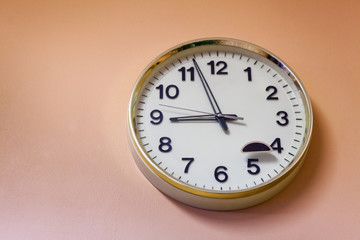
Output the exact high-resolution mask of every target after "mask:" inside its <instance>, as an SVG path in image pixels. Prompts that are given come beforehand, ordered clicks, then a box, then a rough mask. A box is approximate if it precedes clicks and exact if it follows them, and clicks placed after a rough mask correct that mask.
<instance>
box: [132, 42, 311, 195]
mask: <svg viewBox="0 0 360 240" xmlns="http://www.w3.org/2000/svg"><path fill="white" fill-rule="evenodd" d="M275 62H276V61H275ZM279 65H280V66H279ZM147 73H149V74H148V75H147V74H146V76H145V77H143V78H142V80H141V81H139V82H138V86H137V87H138V89H139V90H138V93H137V96H136V98H134V100H133V103H132V115H133V119H134V131H135V134H136V141H137V143H138V145H139V148H140V149H141V151H142V152H143V153H144V155H145V156H146V158H147V159H146V161H148V162H149V163H148V164H151V165H152V166H153V167H154V168H156V169H157V171H159V172H161V173H162V174H163V175H164V176H166V177H167V178H169V179H171V181H174V182H177V183H178V184H181V185H184V186H187V187H189V188H194V189H200V190H201V191H208V192H236V191H246V190H251V189H254V188H257V187H259V186H262V185H264V184H267V183H269V182H272V181H274V179H276V178H278V177H279V175H281V174H283V173H284V172H286V171H287V170H288V169H289V168H290V167H291V166H293V165H294V164H295V162H296V161H297V160H298V159H299V156H300V155H301V154H302V152H303V151H304V147H305V144H304V143H305V142H306V141H305V140H306V138H307V137H308V136H307V132H306V130H307V127H308V125H309V121H308V120H307V119H308V111H309V110H308V105H307V104H308V103H307V102H306V98H305V97H304V93H303V90H302V88H301V87H300V86H299V83H297V82H296V81H294V80H293V79H292V78H291V77H290V74H288V72H286V71H284V68H282V67H281V64H275V63H274V62H273V61H271V60H269V59H267V58H266V57H264V56H263V55H261V54H257V53H254V52H252V51H249V50H245V49H242V48H239V47H234V46H223V45H203V46H197V47H193V48H188V49H185V50H182V51H180V52H178V53H177V54H174V55H172V56H170V57H168V58H165V59H164V60H162V61H161V62H160V64H158V65H156V66H155V67H154V68H153V69H152V70H151V71H148V72H147Z"/></svg>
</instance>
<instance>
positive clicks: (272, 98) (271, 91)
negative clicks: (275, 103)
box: [266, 86, 279, 100]
mask: <svg viewBox="0 0 360 240" xmlns="http://www.w3.org/2000/svg"><path fill="white" fill-rule="evenodd" d="M266 91H267V92H269V91H270V95H269V96H268V97H267V98H266V100H279V98H278V97H276V96H274V95H275V94H276V93H277V88H276V87H274V86H268V87H267V88H266Z"/></svg>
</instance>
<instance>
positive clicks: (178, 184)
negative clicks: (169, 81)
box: [128, 38, 313, 210]
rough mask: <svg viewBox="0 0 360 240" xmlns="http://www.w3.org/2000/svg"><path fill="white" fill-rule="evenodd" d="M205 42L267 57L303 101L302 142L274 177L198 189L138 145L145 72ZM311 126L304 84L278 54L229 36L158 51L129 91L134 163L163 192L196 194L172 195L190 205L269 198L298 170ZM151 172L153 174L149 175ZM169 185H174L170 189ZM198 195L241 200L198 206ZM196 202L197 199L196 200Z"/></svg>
mask: <svg viewBox="0 0 360 240" xmlns="http://www.w3.org/2000/svg"><path fill="white" fill-rule="evenodd" d="M206 45H221V46H232V47H237V48H242V49H245V50H248V51H250V52H252V53H254V54H258V55H260V56H262V57H264V58H266V59H268V60H270V61H271V62H273V63H274V64H276V65H277V66H278V67H279V68H280V69H281V70H282V71H284V72H285V73H286V74H287V75H288V76H289V77H290V78H291V79H292V81H293V82H294V84H295V85H296V87H297V89H298V91H299V93H300V96H301V98H302V100H303V103H304V109H305V118H306V124H305V132H304V137H303V142H302V144H301V150H299V151H298V153H297V154H296V155H295V157H294V160H293V161H292V162H291V163H290V164H289V165H288V166H287V168H285V169H284V170H283V171H282V172H281V173H279V174H278V175H277V176H275V177H274V178H273V179H271V180H269V181H267V182H265V183H262V184H259V185H257V186H256V187H253V188H251V189H244V190H234V191H216V190H207V189H201V188H198V187H194V186H191V185H189V184H186V183H185V182H182V181H180V180H179V179H177V178H174V177H172V176H171V175H170V174H168V173H166V172H164V171H162V169H161V168H159V167H158V165H157V164H156V163H155V162H154V161H153V160H152V159H151V157H150V156H149V154H148V153H147V152H146V151H145V149H143V147H142V146H141V141H140V138H139V134H138V132H137V127H136V122H135V117H136V115H135V110H136V109H135V107H136V105H137V99H138V96H139V93H140V91H141V89H142V87H143V85H144V83H146V82H147V79H148V76H149V75H150V74H151V72H152V71H154V69H155V68H156V67H157V66H158V65H159V64H161V63H163V62H164V61H166V60H167V59H169V58H170V57H172V56H174V55H176V54H179V53H181V52H182V51H184V50H187V49H190V48H196V47H199V46H206ZM312 127H313V113H312V108H311V103H310V99H309V97H308V95H307V94H306V90H305V88H304V86H303V85H302V83H301V81H300V80H299V78H298V77H297V76H296V75H295V73H294V72H293V71H292V70H291V69H290V68H289V67H288V66H287V65H286V64H285V63H284V62H283V61H282V60H280V59H279V58H278V57H276V56H275V55H274V54H272V53H270V52H269V51H267V50H265V49H263V48H261V47H259V46H257V45H254V44H251V43H248V42H245V41H240V40H235V39H228V38H211V39H198V40H194V41H189V42H187V43H184V44H180V45H178V46H176V47H174V48H171V49H170V50H167V51H165V52H164V53H163V54H161V55H160V56H158V57H157V58H156V59H155V60H153V61H152V62H151V63H150V64H149V65H148V66H147V67H146V68H145V70H144V71H143V72H142V73H141V75H140V77H139V78H138V80H137V82H136V84H135V87H134V89H133V92H132V94H131V98H130V104H129V109H128V129H129V138H130V145H131V147H132V148H133V149H132V150H133V155H134V157H135V160H136V163H137V165H138V166H139V168H140V169H141V171H142V172H143V173H144V175H145V176H146V177H147V178H148V179H149V180H150V182H152V183H153V184H154V185H155V186H156V187H157V188H159V190H161V191H163V192H165V193H166V194H168V195H170V196H171V195H172V191H173V190H174V191H175V192H177V193H176V194H174V195H179V194H180V195H182V194H183V195H184V196H185V198H186V195H187V194H190V195H191V196H192V197H195V200H190V201H186V200H182V199H177V197H176V196H175V197H174V196H172V197H174V198H175V199H177V200H179V201H182V202H184V203H186V204H189V205H193V206H195V207H200V208H206V209H215V210H230V209H237V208H243V207H248V206H251V205H255V204H258V203H260V202H262V201H265V200H267V199H268V198H270V197H272V196H273V195H275V194H276V193H277V192H279V191H280V190H281V189H282V188H284V187H285V186H286V185H287V184H288V183H289V182H290V181H291V180H292V178H293V177H294V176H295V175H296V173H297V172H298V170H299V169H300V167H301V165H302V163H303V160H304V158H305V155H306V152H307V150H308V147H309V143H310V140H311V133H312ZM152 174H153V175H154V176H151V175H152ZM160 179H161V180H160ZM161 181H164V182H161ZM154 182H155V183H154ZM164 183H166V184H169V186H166V184H164ZM164 186H166V187H164ZM172 187H173V188H175V189H173V190H171V188H172ZM169 189H170V190H169ZM178 190H180V191H178ZM190 195H189V196H190ZM263 195H264V196H265V197H264V196H263ZM257 196H258V197H257ZM192 197H190V198H189V199H191V198H192ZM197 198H200V199H202V200H204V201H205V202H206V199H219V200H221V199H223V200H226V199H233V200H234V199H235V200H236V199H239V201H238V202H240V203H239V204H236V201H235V204H233V203H232V204H231V205H233V206H234V207H232V206H230V207H222V206H220V205H221V201H215V203H214V204H209V206H205V207H203V206H202V205H201V206H199V204H204V203H203V202H204V201H197V200H196V199H197ZM242 198H243V199H250V202H253V203H255V204H252V203H248V202H249V201H245V203H244V204H242V203H241V199H242ZM260 198H265V199H264V200H263V199H260ZM191 201H194V202H196V203H192V202H191ZM197 202H199V204H198V203H197ZM228 203H229V202H228ZM205 205H206V204H205ZM213 205H215V206H213Z"/></svg>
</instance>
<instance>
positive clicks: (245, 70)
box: [244, 67, 252, 82]
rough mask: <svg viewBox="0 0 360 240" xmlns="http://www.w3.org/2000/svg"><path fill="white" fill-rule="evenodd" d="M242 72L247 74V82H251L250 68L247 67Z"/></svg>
mask: <svg viewBox="0 0 360 240" xmlns="http://www.w3.org/2000/svg"><path fill="white" fill-rule="evenodd" d="M244 72H247V76H248V81H249V82H251V81H252V77H251V67H248V68H246V69H244Z"/></svg>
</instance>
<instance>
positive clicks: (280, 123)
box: [276, 111, 289, 126]
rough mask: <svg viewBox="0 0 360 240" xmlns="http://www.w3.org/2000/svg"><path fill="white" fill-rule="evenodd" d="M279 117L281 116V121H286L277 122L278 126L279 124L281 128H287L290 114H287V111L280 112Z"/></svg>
mask: <svg viewBox="0 0 360 240" xmlns="http://www.w3.org/2000/svg"><path fill="white" fill-rule="evenodd" d="M276 115H277V116H281V115H282V116H281V119H282V120H284V121H279V120H276V122H277V124H279V125H280V126H286V125H288V123H289V119H288V114H287V112H285V111H279V112H278V113H277V114H276Z"/></svg>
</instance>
